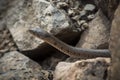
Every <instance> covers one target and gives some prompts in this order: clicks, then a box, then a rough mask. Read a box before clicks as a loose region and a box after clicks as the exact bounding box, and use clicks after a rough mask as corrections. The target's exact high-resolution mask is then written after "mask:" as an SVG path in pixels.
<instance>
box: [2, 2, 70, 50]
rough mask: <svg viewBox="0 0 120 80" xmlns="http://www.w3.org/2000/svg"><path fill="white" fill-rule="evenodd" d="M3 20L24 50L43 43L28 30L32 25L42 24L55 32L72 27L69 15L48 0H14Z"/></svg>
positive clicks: (20, 47) (41, 25)
mask: <svg viewBox="0 0 120 80" xmlns="http://www.w3.org/2000/svg"><path fill="white" fill-rule="evenodd" d="M58 16H59V17H58ZM2 21H4V23H5V24H6V26H7V27H8V28H9V30H10V31H11V33H12V35H13V37H14V40H15V42H16V44H17V46H18V48H19V49H20V50H22V51H23V50H30V49H34V48H36V47H38V46H39V45H40V43H42V41H41V40H39V39H38V38H34V37H33V36H32V35H31V34H29V32H28V31H27V30H28V29H30V28H32V27H37V26H40V27H42V28H44V29H46V30H47V31H48V32H52V33H54V34H58V33H60V32H62V30H63V29H65V30H64V31H63V32H66V28H71V27H70V26H71V25H70V21H69V19H68V18H67V16H66V15H65V14H64V13H63V12H62V11H59V10H58V9H57V8H54V7H53V6H51V5H50V3H49V2H47V1H46V0H14V1H13V2H11V7H9V8H8V10H7V13H6V16H5V18H3V19H2ZM1 26H2V25H1ZM67 31H69V29H67ZM63 32H62V33H63Z"/></svg>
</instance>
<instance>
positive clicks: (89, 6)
mask: <svg viewBox="0 0 120 80" xmlns="http://www.w3.org/2000/svg"><path fill="white" fill-rule="evenodd" d="M84 10H85V11H94V10H95V5H93V4H86V5H85V7H84Z"/></svg>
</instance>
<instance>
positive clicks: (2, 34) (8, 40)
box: [0, 26, 17, 57]
mask: <svg viewBox="0 0 120 80" xmlns="http://www.w3.org/2000/svg"><path fill="white" fill-rule="evenodd" d="M15 50H17V46H16V44H15V43H14V41H13V38H12V35H11V34H10V31H9V30H8V29H7V28H6V26H1V27H0V57H2V55H4V53H6V52H9V51H15Z"/></svg>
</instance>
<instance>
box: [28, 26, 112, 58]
mask: <svg viewBox="0 0 120 80" xmlns="http://www.w3.org/2000/svg"><path fill="white" fill-rule="evenodd" d="M29 32H30V33H32V34H33V35H35V36H36V37H38V38H40V39H42V40H44V41H45V42H46V43H48V44H50V45H51V46H53V47H55V48H56V49H58V50H59V51H61V52H63V53H64V54H66V55H68V56H70V57H74V58H95V57H110V52H109V50H108V49H102V50H100V49H84V48H76V47H72V46H70V45H68V44H66V43H64V42H62V41H60V40H59V39H57V38H56V37H54V36H53V35H51V34H50V33H48V32H46V31H44V30H43V29H41V28H33V29H30V30H29Z"/></svg>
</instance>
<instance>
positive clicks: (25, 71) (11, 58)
mask: <svg viewBox="0 0 120 80" xmlns="http://www.w3.org/2000/svg"><path fill="white" fill-rule="evenodd" d="M48 77H49V72H47V71H45V70H42V68H41V66H40V65H39V64H37V63H36V62H34V61H32V60H31V59H29V58H28V57H26V56H24V55H22V54H21V53H19V52H16V51H13V52H9V53H6V54H5V55H4V56H3V57H2V58H1V59H0V80H43V79H44V80H49V79H48Z"/></svg>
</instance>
